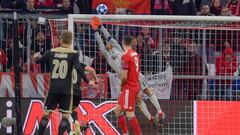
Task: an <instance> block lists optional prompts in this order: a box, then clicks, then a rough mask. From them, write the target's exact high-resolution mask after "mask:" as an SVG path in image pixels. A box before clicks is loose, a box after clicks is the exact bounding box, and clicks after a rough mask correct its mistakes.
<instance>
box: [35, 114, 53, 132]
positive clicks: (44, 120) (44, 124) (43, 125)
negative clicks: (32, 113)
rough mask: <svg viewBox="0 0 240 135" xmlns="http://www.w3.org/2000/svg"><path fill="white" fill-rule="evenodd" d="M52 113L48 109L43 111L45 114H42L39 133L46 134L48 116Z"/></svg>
mask: <svg viewBox="0 0 240 135" xmlns="http://www.w3.org/2000/svg"><path fill="white" fill-rule="evenodd" d="M50 115H51V112H50V111H46V110H44V111H43V116H42V119H41V121H40V123H39V129H38V135H44V131H45V129H46V127H47V124H48V118H49V116H50Z"/></svg>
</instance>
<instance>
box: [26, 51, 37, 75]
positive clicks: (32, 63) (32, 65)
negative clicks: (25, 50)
mask: <svg viewBox="0 0 240 135" xmlns="http://www.w3.org/2000/svg"><path fill="white" fill-rule="evenodd" d="M34 54H35V53H34V51H31V52H30V55H31V56H30V73H41V66H40V64H36V63H35V60H34ZM27 67H28V65H27V63H25V64H23V67H22V72H25V73H27Z"/></svg>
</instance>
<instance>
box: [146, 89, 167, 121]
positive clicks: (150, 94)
mask: <svg viewBox="0 0 240 135" xmlns="http://www.w3.org/2000/svg"><path fill="white" fill-rule="evenodd" d="M143 92H144V93H145V94H146V95H147V96H148V97H149V98H150V101H151V103H152V104H153V105H154V106H155V108H156V109H157V111H158V115H159V118H161V119H164V118H165V117H166V115H165V113H164V112H163V111H162V109H161V107H160V104H159V102H158V99H157V97H156V95H154V94H153V92H152V89H151V88H149V87H148V88H146V89H144V90H143Z"/></svg>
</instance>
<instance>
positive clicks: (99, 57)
mask: <svg viewBox="0 0 240 135" xmlns="http://www.w3.org/2000/svg"><path fill="white" fill-rule="evenodd" d="M93 16H94V15H69V17H68V19H62V20H61V19H59V20H50V24H53V26H52V27H53V28H54V27H55V28H54V29H55V30H54V31H55V33H58V32H61V30H63V29H66V28H67V27H68V29H69V30H71V31H72V32H73V33H74V44H73V48H74V49H76V50H79V52H80V53H81V55H82V57H81V60H82V61H83V62H84V63H85V64H87V65H90V66H92V67H93V68H94V69H95V70H96V72H97V74H98V75H99V78H101V82H100V88H99V89H98V90H90V91H84V90H83V93H84V98H87V99H91V100H93V101H94V103H95V104H96V105H98V104H99V103H105V102H107V101H117V98H118V96H119V93H120V90H119V79H118V77H117V75H116V73H115V72H114V70H113V69H112V68H111V66H110V65H109V64H108V61H107V59H106V58H105V55H104V53H103V52H101V51H100V48H99V44H98V42H97V41H96V38H95V31H94V30H93V29H92V28H91V25H90V22H91V19H92V17H93ZM98 17H100V18H101V21H102V25H103V26H104V27H105V28H106V29H107V31H108V32H109V34H110V35H111V36H112V37H113V38H114V39H115V40H116V41H117V42H118V43H119V44H120V45H121V41H122V38H123V37H124V36H126V35H131V36H132V37H133V38H134V49H135V50H136V51H137V52H138V53H139V55H140V59H141V73H142V74H143V75H144V76H145V79H146V80H145V81H146V82H147V83H148V85H149V86H150V87H151V88H153V93H154V94H155V95H156V96H157V98H158V99H159V103H160V106H161V108H162V110H163V111H164V112H165V113H166V116H167V117H166V119H165V120H164V123H165V124H164V127H161V128H160V127H158V128H157V129H155V128H154V127H152V126H151V124H150V123H149V121H148V120H147V118H146V117H145V116H144V115H143V113H141V111H140V109H139V108H138V107H136V115H137V118H138V120H139V123H140V127H141V130H142V132H143V134H144V135H150V134H151V135H157V134H163V135H192V134H198V135H204V134H218V135H220V134H224V133H228V132H231V133H233V134H234V133H239V132H240V131H239V128H238V129H237V128H234V127H235V126H234V125H236V124H237V123H238V124H240V123H239V122H238V121H240V117H239V113H240V110H239V109H236V108H240V107H239V106H240V103H239V102H237V101H239V99H240V91H239V90H240V84H238V83H240V80H239V79H238V75H239V74H238V72H239V70H238V58H239V54H240V53H239V52H240V47H239V41H240V33H239V28H240V23H239V21H240V18H237V17H203V16H194V17H193V16H142V15H103V16H98ZM52 33H53V32H52ZM99 33H100V36H101V38H102V40H103V43H104V45H106V44H107V42H108V38H106V37H104V33H103V32H102V31H101V30H99ZM56 35H57V34H56ZM143 98H144V101H145V102H146V104H147V108H148V110H149V112H150V114H151V115H155V114H156V112H157V111H156V109H155V107H154V106H153V104H152V103H151V101H150V100H149V97H148V96H147V95H146V94H143ZM83 108H84V107H82V108H81V109H83ZM83 115H84V114H83ZM93 115H94V114H93ZM225 115H228V116H229V115H230V116H229V117H225ZM237 115H238V116H237ZM95 117H98V116H95ZM96 119H98V118H96ZM106 119H108V121H109V122H110V123H111V125H112V128H114V130H113V132H111V131H107V130H104V128H106V127H103V126H104V125H97V124H96V123H94V122H93V121H94V120H93V121H89V123H90V124H92V128H91V131H89V132H88V133H91V134H94V133H95V134H113V133H114V134H119V133H121V132H120V129H119V127H118V125H117V120H116V118H115V115H114V113H113V112H109V113H108V114H106ZM229 122H230V123H229ZM226 123H228V124H230V125H231V126H227V127H226V126H224V125H226ZM234 123H235V124H234ZM220 124H221V126H219V125H220ZM116 130H117V131H116ZM118 132H119V133H118Z"/></svg>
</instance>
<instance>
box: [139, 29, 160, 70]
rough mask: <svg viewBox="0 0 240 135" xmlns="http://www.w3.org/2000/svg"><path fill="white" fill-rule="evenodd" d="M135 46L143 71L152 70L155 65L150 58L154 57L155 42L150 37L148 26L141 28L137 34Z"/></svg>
mask: <svg viewBox="0 0 240 135" xmlns="http://www.w3.org/2000/svg"><path fill="white" fill-rule="evenodd" d="M136 47H137V52H138V53H139V54H140V58H141V61H142V64H141V70H142V71H144V72H146V71H149V72H153V71H154V70H155V69H154V68H155V67H157V66H156V65H154V64H153V63H152V62H153V61H152V59H154V53H153V51H154V48H155V47H156V44H155V41H154V39H153V38H152V37H151V34H150V28H147V27H145V28H141V31H140V34H139V35H138V36H137V46H136ZM149 65H152V66H149Z"/></svg>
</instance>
